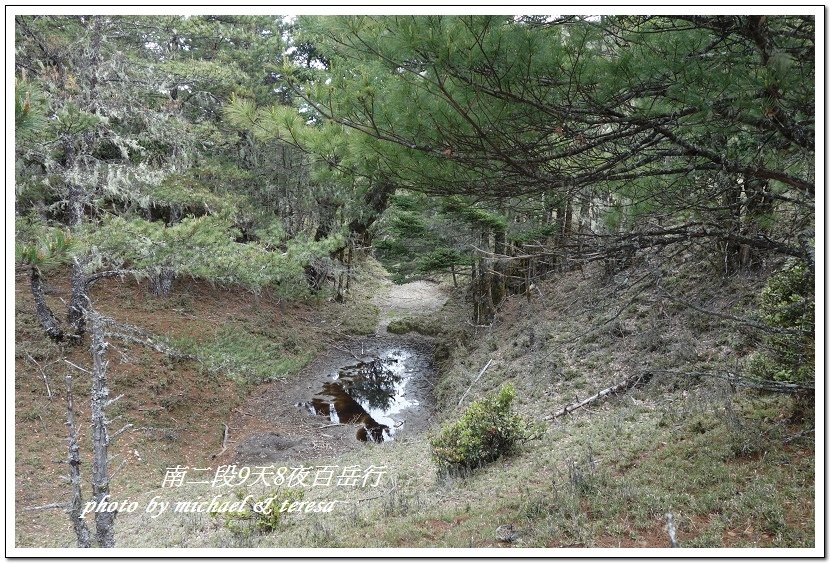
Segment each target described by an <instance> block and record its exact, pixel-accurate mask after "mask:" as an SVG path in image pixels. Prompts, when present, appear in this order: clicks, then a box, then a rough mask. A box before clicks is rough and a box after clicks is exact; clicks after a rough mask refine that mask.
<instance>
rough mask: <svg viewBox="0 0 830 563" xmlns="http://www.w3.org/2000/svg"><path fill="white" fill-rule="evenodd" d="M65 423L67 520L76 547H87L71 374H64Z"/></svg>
mask: <svg viewBox="0 0 830 563" xmlns="http://www.w3.org/2000/svg"><path fill="white" fill-rule="evenodd" d="M66 425H67V426H68V427H69V460H68V463H69V484H70V486H71V487H72V500H71V501H70V502H69V520H70V521H71V522H72V528H73V529H74V530H75V536H76V537H77V538H78V547H89V528H88V527H87V525H86V522H85V521H84V519H83V517H82V516H81V513H82V512H81V511H82V507H83V504H84V501H83V498H82V497H81V454H80V448H79V447H78V431H77V428H76V427H75V408H74V406H73V403H72V376H71V375H67V376H66Z"/></svg>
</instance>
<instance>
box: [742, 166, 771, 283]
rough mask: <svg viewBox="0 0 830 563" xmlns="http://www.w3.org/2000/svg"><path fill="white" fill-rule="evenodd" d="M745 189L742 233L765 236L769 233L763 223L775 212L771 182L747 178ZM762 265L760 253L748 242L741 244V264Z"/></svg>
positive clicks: (747, 265)
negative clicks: (771, 195) (744, 213)
mask: <svg viewBox="0 0 830 563" xmlns="http://www.w3.org/2000/svg"><path fill="white" fill-rule="evenodd" d="M744 191H745V193H746V216H745V217H744V225H743V228H742V234H743V235H744V236H745V237H748V238H753V239H754V238H759V237H763V236H765V235H767V234H768V229H767V227H766V226H765V225H764V224H763V221H764V218H765V216H769V215H771V214H772V212H773V206H772V197H770V193H769V182H768V181H767V180H758V179H756V178H746V179H745V180H744ZM761 265H762V258H761V255H760V253H759V252H758V251H757V250H753V249H752V248H751V247H750V246H749V245H748V244H743V245H741V266H742V267H743V268H751V269H757V268H760V267H761Z"/></svg>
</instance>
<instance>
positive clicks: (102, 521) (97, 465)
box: [88, 310, 115, 547]
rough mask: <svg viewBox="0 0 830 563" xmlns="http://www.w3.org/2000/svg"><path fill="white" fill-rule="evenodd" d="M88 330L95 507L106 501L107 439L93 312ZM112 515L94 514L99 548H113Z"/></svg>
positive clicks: (100, 337) (102, 364) (99, 334)
mask: <svg viewBox="0 0 830 563" xmlns="http://www.w3.org/2000/svg"><path fill="white" fill-rule="evenodd" d="M88 317H89V321H90V328H91V330H92V345H91V346H90V351H91V353H92V394H91V397H90V401H91V410H92V499H93V500H94V501H95V504H96V505H99V504H101V503H106V502H108V501H109V489H110V483H109V474H108V471H107V448H108V446H109V436H108V434H107V420H106V417H105V416H104V408H105V407H106V405H107V399H108V397H109V390H108V389H107V362H106V360H105V359H104V352H105V351H106V348H107V343H106V342H104V331H103V328H102V327H101V318H100V317H99V316H98V313H96V312H95V311H91V310H89V311H88ZM114 522H115V513H114V512H108V511H106V510H104V511H96V512H95V537H96V539H97V541H98V545H100V546H101V547H115V527H114Z"/></svg>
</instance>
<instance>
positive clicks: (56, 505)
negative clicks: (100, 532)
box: [23, 502, 89, 547]
mask: <svg viewBox="0 0 830 563" xmlns="http://www.w3.org/2000/svg"><path fill="white" fill-rule="evenodd" d="M67 506H69V505H68V504H66V503H65V502H50V503H49V504H44V505H41V506H24V507H23V510H48V509H50V508H66V507H67ZM78 547H89V546H83V545H79V546H78Z"/></svg>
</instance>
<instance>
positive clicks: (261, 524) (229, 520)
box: [210, 489, 303, 537]
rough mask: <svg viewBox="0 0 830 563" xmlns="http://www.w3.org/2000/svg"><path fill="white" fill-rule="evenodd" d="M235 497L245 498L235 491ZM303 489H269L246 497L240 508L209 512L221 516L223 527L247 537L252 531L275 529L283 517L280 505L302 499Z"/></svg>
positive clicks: (264, 532) (262, 532) (261, 531)
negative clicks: (248, 497) (258, 495)
mask: <svg viewBox="0 0 830 563" xmlns="http://www.w3.org/2000/svg"><path fill="white" fill-rule="evenodd" d="M236 497H237V498H238V499H240V500H243V499H246V498H247V496H246V494H245V493H244V492H241V491H236ZM302 498H303V491H302V490H300V489H280V490H277V491H271V492H269V493H266V494H264V495H262V496H260V497H256V498H252V499H247V501H248V502H247V503H246V504H245V505H244V507H243V508H242V510H239V511H227V512H211V513H210V515H211V516H213V517H218V518H221V519H222V521H223V525H224V526H225V528H227V529H228V530H230V531H231V532H233V533H234V534H236V535H239V536H244V537H249V536H251V535H252V534H253V533H254V532H256V533H258V534H267V533H270V532H273V531H274V530H276V529H277V527H278V526H279V524H280V522H281V521H282V518H283V514H284V513H283V512H280V506H282V503H283V502H285V501H288V502H289V503H291V502H294V501H299V500H302Z"/></svg>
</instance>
